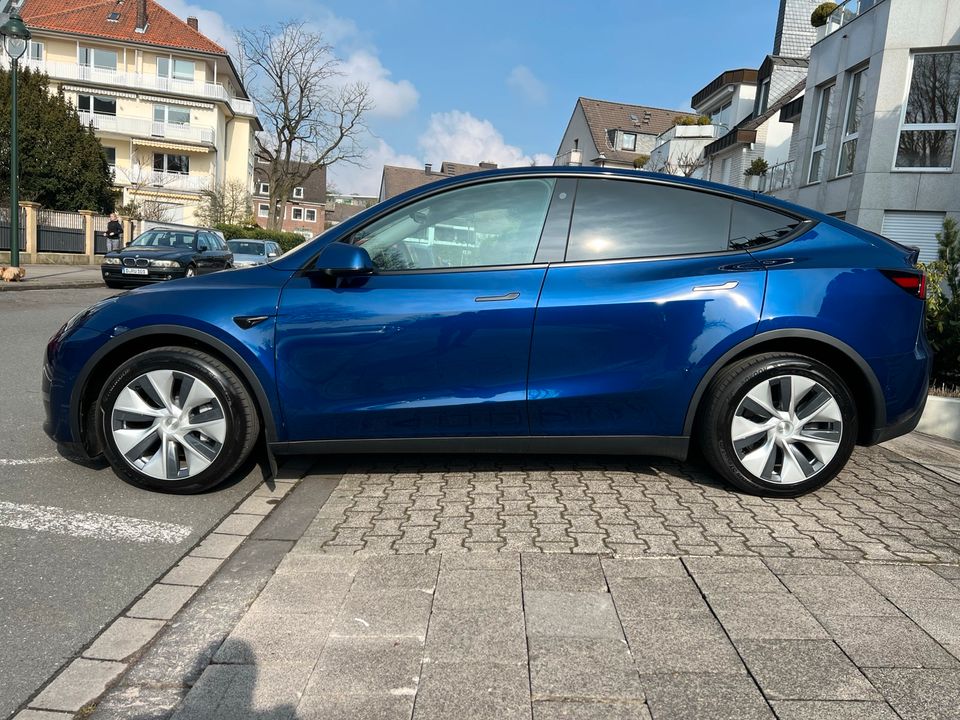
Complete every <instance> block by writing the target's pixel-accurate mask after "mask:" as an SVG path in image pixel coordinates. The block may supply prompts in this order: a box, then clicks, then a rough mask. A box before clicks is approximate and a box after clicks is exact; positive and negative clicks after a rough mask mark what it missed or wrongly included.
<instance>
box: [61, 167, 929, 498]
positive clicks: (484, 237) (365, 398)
mask: <svg viewBox="0 0 960 720" xmlns="http://www.w3.org/2000/svg"><path fill="white" fill-rule="evenodd" d="M141 257H144V255H143V254H141ZM151 257H152V256H151ZM916 260H917V251H916V250H913V249H909V248H905V247H902V246H900V245H898V244H896V243H894V242H892V241H890V240H887V239H885V238H882V237H880V236H878V235H874V234H872V233H869V232H866V231H864V230H861V229H859V228H857V227H855V226H853V225H848V224H846V223H844V222H842V221H840V220H837V219H835V218H832V217H828V216H826V215H822V214H819V213H816V212H813V211H811V210H806V209H804V208H801V207H797V206H795V205H791V204H787V203H784V202H781V201H778V200H776V199H773V198H771V197H769V196H764V195H758V194H756V193H753V192H748V191H741V190H736V189H733V188H730V187H726V186H722V185H716V184H712V183H707V182H702V181H696V180H687V179H681V178H677V177H673V176H665V175H656V174H650V173H639V172H633V171H620V170H611V169H606V168H604V169H597V168H525V169H512V170H497V171H489V172H483V173H478V174H474V175H464V176H458V177H453V178H449V179H445V180H444V181H442V182H439V183H435V184H432V185H430V186H426V187H422V188H417V189H415V190H411V191H410V192H408V193H406V194H404V195H400V196H398V197H396V198H393V199H391V200H389V201H387V202H384V203H381V204H379V205H376V206H374V207H372V208H370V209H368V210H366V211H364V212H362V213H360V214H358V215H356V216H355V217H353V218H351V219H349V220H347V221H345V222H344V223H342V224H340V225H337V226H335V227H334V228H332V229H331V230H329V231H328V232H327V233H325V234H324V235H323V236H321V237H319V238H317V239H316V240H314V241H311V242H308V243H305V244H304V245H303V246H301V247H300V248H298V249H296V250H293V251H291V252H289V253H287V254H285V255H284V256H283V257H281V258H278V259H277V260H275V261H273V262H271V263H269V264H267V265H264V266H261V267H256V268H251V269H249V270H246V271H244V272H242V273H220V274H215V275H211V276H208V277H203V278H199V277H198V278H193V279H191V280H186V281H183V282H179V283H172V284H167V285H163V284H160V285H156V286H154V287H151V288H148V289H146V290H142V291H140V292H136V293H128V294H126V295H122V296H119V297H114V298H110V299H108V300H104V301H102V302H100V303H98V304H96V305H94V306H93V307H91V308H89V309H87V310H85V311H83V312H82V313H80V314H78V315H77V316H75V317H74V318H72V319H71V320H70V321H68V322H67V323H66V324H65V325H64V326H63V328H61V329H60V330H59V331H58V332H57V333H56V335H54V336H53V338H52V339H51V340H50V343H49V345H48V347H47V352H46V359H45V363H44V371H43V378H44V379H43V395H44V401H45V404H46V413H47V420H46V424H45V428H46V431H47V432H48V433H49V434H50V436H51V437H52V438H54V439H55V440H56V441H58V442H59V443H60V444H61V448H62V450H63V451H64V452H65V453H71V452H72V453H74V454H79V455H81V456H85V457H92V456H98V455H101V454H102V455H104V456H105V457H106V459H107V460H108V461H109V463H110V464H111V465H112V466H113V469H114V471H115V472H116V473H117V474H118V475H119V476H120V477H121V478H123V479H125V480H127V481H129V482H131V483H133V484H136V485H140V486H144V487H149V488H155V489H161V490H168V491H174V492H193V491H199V490H202V489H204V488H208V487H210V486H213V485H216V484H217V483H219V482H221V481H223V480H224V479H225V478H227V477H228V476H229V475H230V474H231V473H233V472H234V471H235V470H236V469H237V468H238V467H239V466H240V464H241V463H242V462H243V461H244V460H245V459H246V458H247V457H248V456H249V455H250V453H251V452H252V451H253V448H254V447H255V446H256V445H257V443H258V441H260V440H261V439H262V440H263V441H264V443H265V447H266V449H267V451H268V453H269V454H268V457H269V458H270V459H271V461H272V458H273V457H274V456H275V455H286V454H290V453H304V452H306V453H337V452H380V451H388V452H423V451H444V452H446V451H457V452H490V451H492V452H505V451H509V452H523V453H528V452H541V453H581V452H589V453H636V454H650V455H662V456H667V457H673V458H680V459H682V458H685V457H686V455H687V453H688V451H689V449H690V447H691V445H692V444H694V443H696V444H698V445H699V447H700V448H701V449H702V451H703V453H704V455H705V456H706V458H707V460H708V461H709V462H710V463H711V465H712V466H713V467H714V468H715V469H716V471H717V472H718V473H719V474H720V475H721V476H722V477H724V478H726V479H727V480H728V481H730V482H731V483H733V484H734V485H735V486H736V487H738V488H740V489H742V490H745V491H748V492H753V493H761V494H768V495H780V496H784V495H796V494H799V493H803V492H806V491H809V490H812V489H814V488H817V487H819V486H821V485H823V484H824V483H826V482H827V481H829V480H830V479H831V478H833V477H834V476H835V475H836V474H837V473H838V472H839V471H840V470H841V469H842V468H843V467H844V465H845V463H846V462H847V460H848V458H849V457H850V454H851V452H852V450H853V448H854V445H856V444H861V445H871V444H874V443H878V442H881V441H884V440H887V439H889V438H892V437H896V436H897V435H901V434H903V433H906V432H909V431H910V430H911V429H913V428H914V426H915V425H916V423H917V421H918V419H919V417H920V414H921V412H922V410H923V406H924V401H925V398H926V390H927V382H928V376H929V368H930V350H929V348H928V345H927V341H926V338H925V336H924V328H923V316H924V292H925V278H924V275H923V273H922V272H921V271H920V270H918V269H917V267H916V266H915V263H916Z"/></svg>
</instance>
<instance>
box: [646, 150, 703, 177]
mask: <svg viewBox="0 0 960 720" xmlns="http://www.w3.org/2000/svg"><path fill="white" fill-rule="evenodd" d="M706 164H707V160H706V158H705V157H704V156H703V152H702V151H697V150H685V151H684V152H681V153H678V154H677V155H676V156H674V159H673V160H667V161H665V162H661V163H658V164H657V165H656V166H654V168H653V171H654V172H660V173H667V174H668V175H682V176H683V177H693V176H694V175H696V173H697V171H698V170H699V169H700V168H702V167H703V166H704V165H706Z"/></svg>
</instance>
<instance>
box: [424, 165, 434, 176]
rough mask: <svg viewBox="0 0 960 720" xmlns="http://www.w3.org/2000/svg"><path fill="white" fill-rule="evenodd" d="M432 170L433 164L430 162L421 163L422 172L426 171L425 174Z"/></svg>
mask: <svg viewBox="0 0 960 720" xmlns="http://www.w3.org/2000/svg"><path fill="white" fill-rule="evenodd" d="M432 170H433V165H432V164H431V163H424V164H423V172H424V173H426V174H427V175H429V174H430V172H431V171H432Z"/></svg>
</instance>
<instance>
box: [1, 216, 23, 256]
mask: <svg viewBox="0 0 960 720" xmlns="http://www.w3.org/2000/svg"><path fill="white" fill-rule="evenodd" d="M25 223H26V213H25V212H24V211H23V208H20V227H19V230H20V232H18V233H17V234H18V235H19V236H20V243H19V247H20V250H21V251H22V250H23V247H24V244H25V243H26V233H25V230H24V225H25ZM9 249H10V208H8V207H7V208H0V250H9Z"/></svg>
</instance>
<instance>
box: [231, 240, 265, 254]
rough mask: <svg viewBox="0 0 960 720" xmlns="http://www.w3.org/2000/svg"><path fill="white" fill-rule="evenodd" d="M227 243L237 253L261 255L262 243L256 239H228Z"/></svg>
mask: <svg viewBox="0 0 960 720" xmlns="http://www.w3.org/2000/svg"><path fill="white" fill-rule="evenodd" d="M227 245H229V246H230V250H231V251H232V252H233V253H235V254H237V255H263V243H262V242H259V241H257V240H228V241H227Z"/></svg>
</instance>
